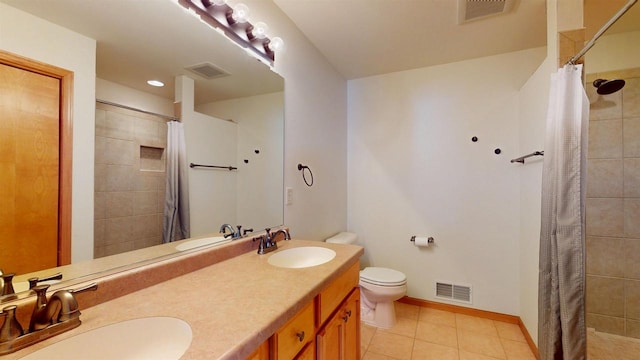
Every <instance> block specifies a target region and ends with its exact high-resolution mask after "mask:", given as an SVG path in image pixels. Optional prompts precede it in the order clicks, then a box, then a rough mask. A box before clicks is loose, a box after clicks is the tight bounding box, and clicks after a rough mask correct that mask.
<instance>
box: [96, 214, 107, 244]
mask: <svg viewBox="0 0 640 360" xmlns="http://www.w3.org/2000/svg"><path fill="white" fill-rule="evenodd" d="M106 229H107V220H96V221H95V222H94V225H93V247H94V251H95V248H96V247H97V246H104V245H106V238H105V234H106Z"/></svg>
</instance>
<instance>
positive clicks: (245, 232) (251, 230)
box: [242, 228, 253, 236]
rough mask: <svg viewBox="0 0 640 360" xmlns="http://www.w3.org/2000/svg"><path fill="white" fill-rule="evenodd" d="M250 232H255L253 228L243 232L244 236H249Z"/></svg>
mask: <svg viewBox="0 0 640 360" xmlns="http://www.w3.org/2000/svg"><path fill="white" fill-rule="evenodd" d="M249 232H253V228H249V229H244V230H242V236H247V233H249Z"/></svg>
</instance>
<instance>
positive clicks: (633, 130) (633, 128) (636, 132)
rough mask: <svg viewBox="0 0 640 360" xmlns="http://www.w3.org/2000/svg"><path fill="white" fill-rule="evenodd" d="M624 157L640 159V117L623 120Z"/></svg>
mask: <svg viewBox="0 0 640 360" xmlns="http://www.w3.org/2000/svg"><path fill="white" fill-rule="evenodd" d="M623 129H624V134H623V140H624V156H625V157H640V117H630V118H625V119H624V120H623Z"/></svg>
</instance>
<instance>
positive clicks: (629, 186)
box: [589, 134, 640, 198]
mask: <svg viewBox="0 0 640 360" xmlns="http://www.w3.org/2000/svg"><path fill="white" fill-rule="evenodd" d="M639 135H640V134H639ZM589 166H591V164H589ZM612 176H613V175H612ZM612 180H613V179H612ZM612 182H614V181H612ZM624 196H625V197H636V198H640V158H628V159H624Z"/></svg>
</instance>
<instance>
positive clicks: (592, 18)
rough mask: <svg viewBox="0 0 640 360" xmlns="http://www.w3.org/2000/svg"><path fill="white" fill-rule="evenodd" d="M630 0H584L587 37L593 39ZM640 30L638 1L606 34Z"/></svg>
mask: <svg viewBox="0 0 640 360" xmlns="http://www.w3.org/2000/svg"><path fill="white" fill-rule="evenodd" d="M628 2H629V0H584V26H585V28H586V29H587V31H586V37H587V39H591V38H592V37H593V36H594V35H595V33H596V32H597V31H598V30H600V28H601V27H602V26H603V25H604V24H605V23H606V22H607V21H609V19H611V18H612V17H613V16H614V15H615V14H616V13H617V12H618V11H619V10H620V9H622V7H623V6H624V5H625V4H627V3H628ZM627 31H640V4H638V3H636V4H635V5H634V6H633V7H631V9H629V11H628V12H627V13H626V14H624V15H623V16H622V17H621V18H620V19H619V20H618V21H616V23H615V24H614V25H613V26H611V28H609V30H607V32H606V34H609V35H610V34H615V33H621V32H627Z"/></svg>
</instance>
